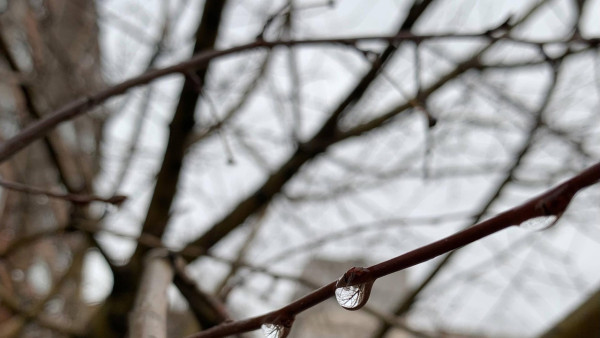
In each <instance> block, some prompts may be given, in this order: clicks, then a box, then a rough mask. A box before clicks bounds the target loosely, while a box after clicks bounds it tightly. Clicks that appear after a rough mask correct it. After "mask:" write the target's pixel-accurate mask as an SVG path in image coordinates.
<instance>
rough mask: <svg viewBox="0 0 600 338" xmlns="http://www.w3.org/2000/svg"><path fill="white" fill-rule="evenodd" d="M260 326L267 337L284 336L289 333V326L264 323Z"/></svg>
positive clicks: (276, 337) (283, 337)
mask: <svg viewBox="0 0 600 338" xmlns="http://www.w3.org/2000/svg"><path fill="white" fill-rule="evenodd" d="M260 328H261V330H262V332H263V333H264V334H265V337H267V338H285V337H287V336H288V334H289V333H290V328H289V327H286V326H283V325H280V324H271V323H265V324H263V325H261V326H260Z"/></svg>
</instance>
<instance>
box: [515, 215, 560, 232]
mask: <svg viewBox="0 0 600 338" xmlns="http://www.w3.org/2000/svg"><path fill="white" fill-rule="evenodd" d="M557 221H558V217H556V216H555V215H550V216H540V217H534V218H530V219H528V220H526V221H525V222H523V223H521V225H519V227H521V228H523V229H526V230H531V231H540V230H544V229H547V228H549V227H551V226H553V225H554V224H555V223H556V222H557Z"/></svg>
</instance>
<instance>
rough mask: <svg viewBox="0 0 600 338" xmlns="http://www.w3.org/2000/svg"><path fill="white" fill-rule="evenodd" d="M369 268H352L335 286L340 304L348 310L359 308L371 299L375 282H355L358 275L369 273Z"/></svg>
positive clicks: (336, 296) (336, 297)
mask: <svg viewBox="0 0 600 338" xmlns="http://www.w3.org/2000/svg"><path fill="white" fill-rule="evenodd" d="M368 273H369V270H368V269H365V268H357V267H355V268H352V269H350V270H348V271H347V272H346V273H345V274H344V275H343V276H342V277H340V279H338V281H337V283H336V285H335V287H336V289H335V299H336V300H337V302H338V304H340V306H341V307H343V308H344V309H346V310H351V311H354V310H358V309H360V308H361V307H363V306H364V305H365V304H366V303H367V301H368V300H369V296H370V295H371V288H372V287H373V282H372V281H369V282H365V283H360V284H354V283H353V281H354V280H355V279H357V277H359V276H362V275H364V274H368Z"/></svg>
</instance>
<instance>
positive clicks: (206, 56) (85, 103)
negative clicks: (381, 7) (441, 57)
mask: <svg viewBox="0 0 600 338" xmlns="http://www.w3.org/2000/svg"><path fill="white" fill-rule="evenodd" d="M493 31H494V30H493V29H492V30H488V31H486V32H483V33H476V34H451V33H449V34H438V35H415V34H412V33H410V32H401V33H399V34H395V35H384V36H363V37H354V38H340V39H306V40H278V41H264V40H257V41H254V42H251V43H247V44H244V45H239V46H235V47H231V48H228V49H222V50H208V51H206V52H201V53H198V54H197V55H195V56H194V57H192V58H191V59H189V60H187V61H183V62H181V63H178V64H175V65H172V66H169V67H165V68H161V69H156V70H152V71H148V72H146V73H144V74H142V75H139V76H137V77H134V78H132V79H129V80H125V81H123V82H121V83H119V84H117V85H114V86H112V87H109V88H106V89H104V90H102V91H100V92H98V93H96V94H93V95H89V96H86V97H81V98H79V99H77V100H74V101H72V102H70V103H68V104H66V105H65V106H63V107H62V108H60V109H58V110H56V111H54V112H52V113H49V114H47V115H45V117H44V118H42V119H40V120H38V121H36V122H34V123H32V124H30V125H29V126H27V127H26V128H25V129H23V130H22V131H21V132H20V133H19V134H17V135H15V136H14V137H12V138H10V139H8V140H6V141H5V142H3V143H1V144H0V163H2V162H4V161H5V160H6V159H8V158H9V157H10V156H12V155H13V154H15V153H16V152H18V151H20V150H21V149H23V148H25V147H26V146H27V145H29V144H30V143H31V142H33V141H35V140H37V139H39V138H41V137H43V136H44V135H45V134H46V133H48V131H50V130H51V129H53V128H54V127H56V126H57V125H59V124H60V123H63V122H65V121H68V120H70V119H73V118H75V117H77V116H79V115H81V114H84V113H85V112H87V111H88V110H89V109H91V108H93V107H96V106H98V105H100V104H102V103H103V102H105V101H106V100H108V99H109V98H111V97H113V96H117V95H120V94H123V93H125V92H126V91H128V90H129V89H131V88H134V87H138V86H141V85H145V84H147V83H150V82H152V81H154V80H156V79H159V78H162V77H164V76H167V75H171V74H179V73H181V74H185V73H186V72H189V71H191V70H199V69H204V68H205V67H206V66H207V64H208V62H209V61H210V60H212V59H215V58H218V57H222V56H226V55H231V54H236V53H240V52H243V51H247V50H253V49H270V48H274V47H277V46H287V47H289V46H332V45H333V46H336V45H338V46H339V45H342V46H349V47H353V48H354V47H355V45H356V44H357V43H359V42H372V41H379V42H388V43H392V42H400V41H415V42H420V41H425V40H439V39H475V38H480V39H488V40H493V41H496V40H507V41H513V42H515V43H521V44H528V45H534V46H544V45H547V44H558V43H562V44H565V45H569V44H572V43H578V44H581V43H583V44H587V45H590V46H597V45H599V44H600V38H591V39H583V38H581V37H579V36H573V37H572V38H570V39H567V40H564V39H561V40H543V41H542V40H539V41H538V40H525V39H517V38H512V37H509V36H498V37H496V36H493V34H490V32H493Z"/></svg>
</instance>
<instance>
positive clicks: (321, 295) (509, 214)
mask: <svg viewBox="0 0 600 338" xmlns="http://www.w3.org/2000/svg"><path fill="white" fill-rule="evenodd" d="M599 180H600V163H597V164H595V165H593V166H592V167H590V168H588V169H586V170H584V171H583V172H581V173H580V174H578V175H576V176H574V177H572V178H571V179H569V180H567V181H565V182H563V183H561V184H560V185H558V186H556V187H555V188H553V189H550V190H548V191H546V192H544V193H542V194H540V195H538V196H536V197H534V198H532V199H530V200H529V201H526V202H525V203H523V204H521V205H519V206H516V207H514V208H512V209H509V210H507V211H505V212H503V213H500V214H498V215H496V216H494V217H492V218H490V219H488V220H486V221H483V222H481V223H479V224H477V225H474V226H473V227H471V228H468V229H466V230H463V231H460V232H458V233H456V234H454V235H452V236H449V237H446V238H444V239H441V240H439V241H437V242H433V243H431V244H428V245H426V246H423V247H421V248H418V249H415V250H413V251H410V252H407V253H405V254H403V255H400V256H398V257H395V258H392V259H390V260H388V261H385V262H382V263H379V264H376V265H373V266H371V267H368V268H367V269H366V272H365V273H361V274H358V275H355V276H353V277H354V278H353V279H352V282H353V284H361V283H368V282H371V281H374V280H376V279H377V278H380V277H382V276H385V275H389V274H391V273H394V272H397V271H400V270H403V269H406V268H408V267H411V266H414V265H417V264H420V263H422V262H425V261H427V260H430V259H433V258H435V257H437V256H439V255H442V254H444V253H447V252H450V251H452V250H455V249H457V248H460V247H462V246H465V245H467V244H470V243H473V242H475V241H477V240H479V239H481V238H484V237H486V236H488V235H491V234H493V233H495V232H498V231H500V230H503V229H505V228H508V227H510V226H513V225H519V224H521V223H523V222H524V221H526V220H528V219H531V218H535V217H541V216H560V215H562V213H563V212H564V211H565V209H566V208H567V206H568V205H569V203H570V202H571V199H572V198H573V196H574V195H575V194H576V193H577V192H579V191H580V190H582V189H584V188H586V187H588V186H590V185H593V184H595V183H596V182H598V181H599ZM351 270H352V269H351ZM349 271H350V270H349ZM335 287H336V282H331V283H329V284H327V285H325V286H323V287H321V288H320V289H318V290H316V291H314V292H312V293H310V294H308V295H306V296H304V297H302V298H300V299H298V300H296V301H294V302H292V303H290V304H288V305H286V306H284V307H282V308H281V309H279V310H276V311H272V312H269V313H267V314H264V315H262V316H258V317H253V318H249V319H245V320H240V321H236V322H229V323H225V324H221V325H219V326H216V327H214V328H211V329H208V330H205V331H202V332H199V333H197V334H195V335H192V336H190V338H209V337H225V336H228V335H233V334H238V333H243V332H248V331H253V330H257V329H259V328H260V326H261V325H262V324H264V323H279V322H282V321H285V320H290V319H293V318H294V316H295V315H296V314H298V313H300V312H302V311H305V310H307V309H309V308H311V307H313V306H315V305H317V304H319V303H321V302H323V301H325V300H326V299H328V298H329V297H331V296H333V294H334V292H335Z"/></svg>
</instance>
